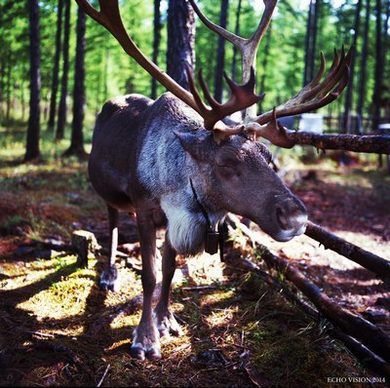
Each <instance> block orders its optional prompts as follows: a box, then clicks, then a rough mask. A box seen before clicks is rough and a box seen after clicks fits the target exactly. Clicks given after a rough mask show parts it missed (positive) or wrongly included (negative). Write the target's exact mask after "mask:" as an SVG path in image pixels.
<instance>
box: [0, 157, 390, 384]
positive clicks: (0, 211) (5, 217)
mask: <svg viewBox="0 0 390 388" xmlns="http://www.w3.org/2000/svg"><path fill="white" fill-rule="evenodd" d="M283 175H284V178H285V180H286V181H287V182H288V184H289V186H290V187H291V189H292V190H293V191H294V192H295V193H297V194H298V195H299V196H300V197H301V198H302V199H303V201H304V202H305V204H306V206H307V208H308V211H309V216H310V219H311V220H312V221H313V222H316V223H318V224H320V225H322V226H324V227H326V228H327V229H328V230H330V231H332V232H334V233H336V234H337V235H339V236H340V237H343V238H345V239H347V240H348V241H350V242H352V243H355V244H357V245H358V246H360V247H362V248H364V249H366V250H369V251H372V252H374V253H376V254H378V255H380V256H382V257H384V258H386V259H390V249H389V248H390V243H389V239H390V217H389V213H390V177H389V176H387V175H386V174H385V172H384V171H380V170H378V169H377V168H376V166H375V164H374V163H373V162H372V160H367V161H366V160H361V161H360V162H359V164H358V165H355V166H353V167H351V166H349V167H340V166H337V165H336V163H334V162H332V161H329V160H327V161H322V162H321V163H317V164H310V165H306V166H298V167H297V166H296V165H292V166H291V168H289V169H285V171H283ZM252 227H253V229H254V230H256V227H255V226H254V225H252ZM74 229H86V230H90V231H92V232H94V233H95V234H96V236H97V238H98V240H99V242H100V243H101V244H102V245H103V246H104V245H106V244H107V234H106V230H107V220H106V214H105V209H104V206H103V204H102V202H101V201H100V200H99V199H98V198H97V197H96V195H95V194H94V193H93V191H92V189H91V187H90V186H89V184H88V181H87V179H86V165H85V163H78V162H75V161H68V162H62V161H56V162H55V163H51V164H50V165H49V164H41V165H36V166H27V167H26V166H20V165H17V164H15V163H11V162H4V163H2V164H1V165H0V294H1V296H0V298H1V299H0V385H2V386H15V385H29V386H30V385H32V386H47V385H71V386H91V385H94V386H96V385H98V386H100V385H101V386H116V385H118V386H196V387H203V386H234V387H235V386H255V385H257V386H263V387H265V386H283V387H297V386H299V387H312V386H329V379H330V378H332V377H347V378H352V377H365V378H366V377H370V378H372V377H380V376H376V375H375V373H372V372H370V371H369V370H366V369H364V368H363V367H362V366H361V365H360V363H359V361H358V360H356V358H355V357H354V356H352V355H351V354H350V353H349V352H348V351H347V350H346V349H345V347H344V346H343V345H342V344H341V343H339V342H337V341H335V340H334V339H333V338H332V337H330V336H329V334H328V332H327V324H326V323H323V322H321V323H318V322H317V323H315V322H312V321H311V320H310V318H308V317H306V316H304V315H303V314H302V312H301V311H300V310H298V309H297V308H296V307H295V306H292V305H290V304H289V303H287V302H286V301H285V300H284V299H283V298H282V297H281V296H280V295H279V294H277V293H275V292H272V291H270V290H269V289H268V288H267V286H266V285H265V284H263V283H262V282H261V280H260V279H257V278H256V277H255V276H253V275H248V274H246V273H244V272H242V271H239V270H237V271H232V270H230V269H228V268H226V267H225V266H224V264H223V263H221V262H220V261H219V258H218V256H217V255H214V256H209V255H204V256H202V257H196V258H190V259H187V260H184V259H183V258H179V260H178V261H179V270H178V271H177V274H176V277H175V286H174V290H173V296H172V298H173V310H174V312H175V314H176V315H177V316H178V318H179V319H180V323H181V325H182V327H183V329H184V335H183V336H182V337H180V338H170V339H164V340H163V343H162V353H163V359H162V360H161V361H158V362H148V361H147V362H139V361H135V360H133V359H131V357H130V355H129V347H130V344H131V332H132V330H133V329H134V328H135V327H136V325H137V322H138V320H139V317H140V300H141V298H140V295H141V282H140V272H139V266H138V262H139V257H138V255H137V254H136V252H135V251H134V250H133V251H132V254H131V255H130V256H131V257H130V259H129V260H125V259H121V260H118V263H119V267H120V270H119V272H120V277H121V279H122V286H121V291H120V292H119V293H112V292H109V293H105V292H102V291H100V290H99V289H98V287H97V285H96V283H97V278H98V275H99V273H100V270H101V268H102V264H103V262H104V260H105V258H104V257H94V256H91V257H90V258H89V268H88V269H79V268H77V266H76V265H75V263H76V258H75V256H74V255H71V254H67V253H62V254H59V253H56V252H54V251H52V250H50V249H47V248H45V246H44V245H42V244H41V245H40V244H38V243H37V241H41V242H42V241H47V242H51V243H56V242H57V243H59V244H64V243H69V238H70V233H71V232H72V230H74ZM256 233H259V234H260V235H261V238H262V239H263V241H264V244H265V245H267V246H268V247H269V248H270V249H271V250H272V251H274V252H277V253H278V254H280V255H282V256H283V257H285V258H288V259H289V260H290V262H291V265H294V266H297V267H298V268H299V269H300V270H302V271H303V272H305V273H306V274H307V275H308V276H309V277H310V278H311V279H312V280H313V281H314V282H315V283H316V284H318V285H320V286H321V288H323V289H324V291H325V292H326V293H327V294H328V295H329V296H331V297H332V299H334V300H335V301H337V302H338V303H339V304H341V305H343V306H344V307H346V308H348V309H350V310H352V311H354V312H357V313H359V314H362V315H363V316H364V317H365V318H367V319H369V320H371V321H372V322H374V323H375V324H377V325H379V326H380V327H381V328H382V329H384V330H385V331H387V332H390V326H389V324H390V320H389V315H388V311H389V301H390V289H389V286H388V285H385V284H384V283H383V281H381V280H380V279H378V278H377V277H376V276H375V275H373V274H372V273H370V272H369V271H366V270H364V269H363V268H361V267H360V266H359V265H358V264H355V263H353V262H351V261H349V260H347V259H345V258H343V257H341V256H340V255H338V254H336V253H334V252H331V251H328V250H324V249H323V247H320V246H319V244H318V243H317V242H316V241H314V240H311V239H310V238H309V237H307V236H301V237H298V238H295V239H293V240H292V241H291V242H288V243H283V244H281V243H277V242H275V241H272V240H271V239H270V238H269V237H267V236H266V235H265V234H264V233H262V232H261V231H259V230H257V231H256ZM161 237H162V236H161ZM136 239H137V233H136V230H135V226H134V220H132V219H130V218H129V217H127V215H122V217H121V234H120V240H121V242H122V243H127V242H129V241H130V242H134V241H136ZM126 247H127V248H129V246H128V245H127V246H124V248H126ZM132 248H133V247H132ZM130 264H131V265H130ZM380 381H383V380H380ZM99 384H100V385H99ZM346 385H350V386H365V384H352V383H350V384H348V382H347V384H346Z"/></svg>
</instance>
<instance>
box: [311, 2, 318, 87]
mask: <svg viewBox="0 0 390 388" xmlns="http://www.w3.org/2000/svg"><path fill="white" fill-rule="evenodd" d="M320 12H321V0H316V3H315V6H314V17H313V27H312V31H311V35H312V47H311V52H310V54H311V55H310V69H309V81H311V80H312V79H313V78H314V70H315V59H316V49H317V35H318V20H319V18H320Z"/></svg>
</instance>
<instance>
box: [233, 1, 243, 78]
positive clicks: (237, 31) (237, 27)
mask: <svg viewBox="0 0 390 388" xmlns="http://www.w3.org/2000/svg"><path fill="white" fill-rule="evenodd" d="M241 3H242V0H238V6H237V10H236V25H235V27H234V33H235V34H236V35H237V36H238V35H240V15H241ZM237 53H238V50H237V47H236V46H233V60H232V80H233V81H236V80H237Z"/></svg>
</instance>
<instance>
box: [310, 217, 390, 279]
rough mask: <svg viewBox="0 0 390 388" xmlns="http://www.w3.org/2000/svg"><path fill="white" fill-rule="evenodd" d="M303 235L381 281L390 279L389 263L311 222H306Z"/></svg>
mask: <svg viewBox="0 0 390 388" xmlns="http://www.w3.org/2000/svg"><path fill="white" fill-rule="evenodd" d="M305 234H306V235H307V236H309V237H310V238H312V239H313V240H316V241H318V242H320V243H321V244H322V245H323V246H324V247H325V248H326V249H331V250H332V251H335V252H337V253H339V254H340V255H343V256H345V257H346V258H348V259H350V260H353V261H354V262H356V263H358V264H360V265H361V266H363V267H364V268H367V269H369V270H370V271H372V272H374V273H375V274H377V275H378V276H379V277H380V278H381V279H383V280H389V279H390V261H388V260H386V259H384V258H382V257H380V256H377V255H375V254H374V253H371V252H368V251H366V250H364V249H362V248H359V247H358V246H356V245H354V244H351V243H350V242H348V241H346V240H343V239H342V238H340V237H338V236H336V235H335V234H333V233H331V232H329V231H327V230H325V229H324V228H322V227H321V226H319V225H316V224H314V223H313V222H310V221H309V222H308V224H307V228H306V232H305Z"/></svg>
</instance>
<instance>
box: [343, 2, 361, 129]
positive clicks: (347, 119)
mask: <svg viewBox="0 0 390 388" xmlns="http://www.w3.org/2000/svg"><path fill="white" fill-rule="evenodd" d="M361 9H362V0H359V1H358V3H357V5H356V11H355V22H354V27H353V30H354V35H353V43H352V45H353V47H354V53H353V55H352V58H351V64H350V67H349V82H348V85H347V90H346V93H345V100H344V123H343V130H344V133H350V132H351V129H352V128H351V106H352V91H353V78H354V75H355V58H356V49H357V39H358V36H359V30H360V13H361Z"/></svg>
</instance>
